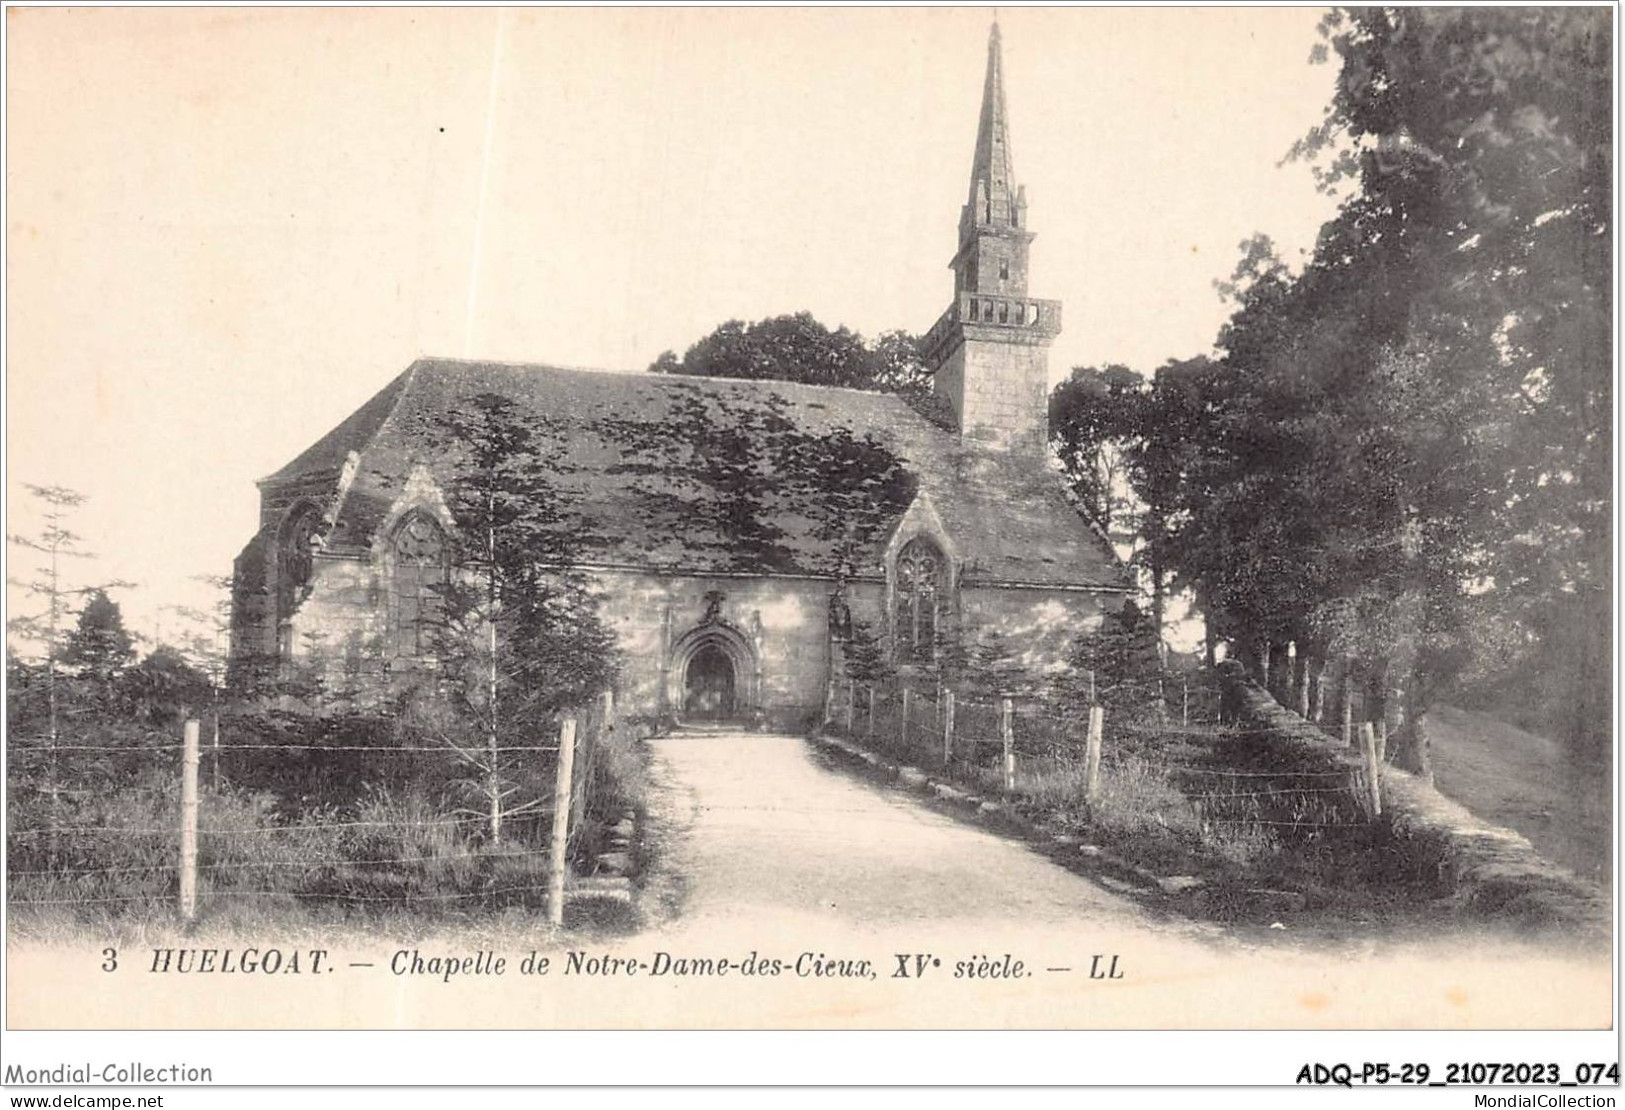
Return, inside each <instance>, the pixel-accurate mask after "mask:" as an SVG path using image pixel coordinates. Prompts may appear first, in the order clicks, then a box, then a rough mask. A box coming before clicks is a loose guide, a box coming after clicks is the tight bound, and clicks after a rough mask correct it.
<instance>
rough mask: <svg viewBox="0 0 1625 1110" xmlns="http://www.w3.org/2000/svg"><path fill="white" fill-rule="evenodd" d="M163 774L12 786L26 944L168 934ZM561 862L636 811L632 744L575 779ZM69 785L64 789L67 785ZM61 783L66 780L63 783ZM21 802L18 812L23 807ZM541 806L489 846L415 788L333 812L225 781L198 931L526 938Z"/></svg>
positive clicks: (212, 800) (538, 864)
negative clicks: (438, 932)
mask: <svg viewBox="0 0 1625 1110" xmlns="http://www.w3.org/2000/svg"><path fill="white" fill-rule="evenodd" d="M173 763H174V760H173V759H168V760H167V761H165V762H163V763H160V764H158V765H149V766H147V767H145V768H144V769H141V770H140V771H138V772H137V773H135V774H128V775H120V776H115V777H102V778H99V779H97V780H96V781H95V782H93V783H92V782H89V781H88V780H87V781H86V782H85V784H84V785H83V787H81V788H75V789H73V790H70V791H65V792H61V793H59V794H57V795H56V796H55V797H54V798H52V797H50V796H47V795H46V794H45V793H42V792H41V790H40V789H39V788H38V778H37V776H29V777H28V778H26V779H23V778H21V777H19V776H16V775H14V776H13V782H12V784H11V786H12V788H13V791H14V793H13V795H12V797H13V799H14V804H13V805H11V806H9V807H8V830H7V840H8V852H9V861H10V866H9V871H8V875H7V884H8V894H9V901H10V905H11V907H12V910H13V915H12V916H13V920H14V921H16V922H18V923H19V925H21V927H22V929H23V931H24V932H31V933H34V934H36V935H37V934H39V933H40V932H41V931H43V932H44V933H46V934H50V933H52V932H60V931H62V930H64V929H68V930H73V929H81V928H84V927H87V926H91V927H96V928H116V929H118V930H120V931H124V932H127V931H129V929H130V928H131V927H132V926H134V927H137V928H138V930H139V928H140V927H141V926H143V925H152V926H156V927H162V926H164V925H167V924H170V923H173V922H176V921H177V907H178V902H179V888H180V861H179V845H180V807H179V800H178V794H179V789H178V775H177V771H176V769H175V768H174V767H173V766H172V765H171V764H173ZM578 766H579V771H580V775H579V777H578V780H577V781H578V783H579V791H578V793H577V800H578V803H579V805H580V807H581V808H580V809H579V810H578V811H577V812H578V814H579V816H578V818H577V820H576V822H575V825H574V827H573V828H572V834H571V839H570V844H569V855H570V857H571V860H572V864H573V866H574V869H575V870H577V871H578V872H579V871H582V870H584V869H586V868H588V867H589V866H590V864H591V861H592V858H593V856H594V854H595V852H596V850H597V846H598V842H599V841H600V840H601V839H602V838H603V835H604V832H605V830H606V829H607V828H608V827H609V826H612V825H613V824H614V823H616V822H617V821H618V820H620V818H621V815H622V814H623V813H624V812H626V811H627V810H629V809H631V810H636V809H638V808H640V807H641V805H642V799H643V797H644V795H645V791H646V789H647V772H646V770H645V768H644V763H643V751H642V747H641V745H640V743H639V742H638V741H637V740H635V739H634V738H633V737H632V736H631V734H630V733H624V734H617V733H609V734H605V735H603V736H601V737H597V738H595V743H593V744H591V745H589V746H586V747H585V750H584V752H583V757H582V759H581V761H580V763H579V765H578ZM64 778H65V779H67V778H68V776H64ZM68 780H69V781H71V779H68ZM19 800H20V801H19ZM550 802H551V800H550V798H549V799H546V800H545V802H544V804H542V805H539V806H536V807H534V808H530V809H528V810H527V811H526V812H525V813H524V814H523V816H516V817H513V818H510V819H508V820H507V821H505V822H504V825H503V829H502V835H501V837H500V839H495V838H493V837H492V836H491V834H490V831H489V829H488V827H487V822H486V820H485V819H484V818H482V817H479V816H475V815H470V814H469V812H468V811H467V810H466V809H463V808H461V807H460V806H459V804H458V802H457V800H456V795H455V793H454V792H452V791H450V790H446V789H441V790H434V789H430V788H427V787H426V786H425V784H424V781H423V779H422V777H421V775H419V774H416V773H415V774H414V775H413V776H412V777H411V778H409V779H405V780H401V779H397V780H396V781H393V782H390V781H388V780H387V779H386V780H385V781H384V782H380V783H374V784H371V785H368V784H356V785H354V786H352V787H351V788H350V790H349V791H347V793H346V799H345V800H344V801H342V802H331V803H327V802H322V801H320V800H314V799H312V798H311V797H309V796H306V795H303V794H300V795H298V796H290V795H289V794H288V793H287V792H286V791H282V790H273V789H256V788H254V787H253V786H252V785H250V784H242V783H238V784H233V783H231V782H230V781H227V782H225V783H223V784H221V785H219V786H214V785H210V784H205V785H204V786H203V787H202V788H201V790H200V795H199V822H198V824H199V831H198V841H197V875H198V902H199V916H200V918H201V919H204V920H211V921H214V922H217V923H231V924H235V925H237V926H241V927H243V928H256V929H265V928H267V927H274V928H272V931H277V930H278V929H280V928H283V927H288V926H294V925H297V924H298V923H311V924H314V923H318V922H320V923H325V924H328V925H333V924H342V923H350V924H358V925H359V924H366V923H373V924H377V923H380V922H393V923H394V924H395V925H396V926H399V927H401V928H404V929H406V930H407V931H410V930H411V929H412V928H413V927H414V923H415V922H435V923H440V924H456V923H461V924H464V925H476V924H478V923H479V922H481V921H489V920H503V919H506V918H507V917H509V916H510V915H513V914H519V915H521V917H522V918H523V919H524V920H528V921H530V922H532V923H534V921H535V920H536V917H537V915H538V914H539V913H540V911H541V909H542V908H543V907H544V905H545V902H546V896H547V887H548V870H549V841H550V839H551V824H552V812H551V808H552V807H551V804H550Z"/></svg>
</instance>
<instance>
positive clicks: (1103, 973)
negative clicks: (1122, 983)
mask: <svg viewBox="0 0 1625 1110" xmlns="http://www.w3.org/2000/svg"><path fill="white" fill-rule="evenodd" d="M1102 960H1110V961H1111V963H1109V964H1107V965H1106V966H1105V967H1104V968H1102V967H1101V966H1100V962H1101V961H1102ZM1122 977H1123V973H1122V972H1121V971H1118V970H1117V954H1116V953H1113V954H1112V955H1110V956H1100V955H1097V956H1094V957H1092V958H1091V959H1090V961H1089V978H1091V979H1121V978H1122Z"/></svg>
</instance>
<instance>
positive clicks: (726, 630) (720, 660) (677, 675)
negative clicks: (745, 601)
mask: <svg viewBox="0 0 1625 1110" xmlns="http://www.w3.org/2000/svg"><path fill="white" fill-rule="evenodd" d="M666 673H667V688H666V704H667V705H668V706H670V707H671V709H672V711H673V713H674V714H675V715H676V717H677V719H678V720H681V721H688V722H697V723H699V722H721V721H743V720H748V719H749V718H750V717H751V715H752V712H753V711H754V709H755V708H756V704H757V689H758V687H759V684H760V677H761V676H760V671H759V667H758V664H757V660H756V653H755V651H754V650H752V648H751V645H750V642H749V641H747V640H746V639H745V638H744V637H743V636H742V635H740V634H739V633H738V632H737V631H735V630H734V629H732V628H730V627H728V626H726V625H721V624H708V625H701V626H700V627H698V628H694V629H691V630H690V631H688V632H687V633H685V634H684V635H683V636H681V637H680V638H679V639H678V640H677V642H676V643H675V644H673V645H672V651H671V664H670V666H669V667H668V668H667V672H666Z"/></svg>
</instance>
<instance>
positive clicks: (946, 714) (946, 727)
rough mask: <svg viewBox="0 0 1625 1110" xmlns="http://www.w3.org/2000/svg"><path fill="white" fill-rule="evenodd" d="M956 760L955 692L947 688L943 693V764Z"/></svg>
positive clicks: (946, 764)
mask: <svg viewBox="0 0 1625 1110" xmlns="http://www.w3.org/2000/svg"><path fill="white" fill-rule="evenodd" d="M953 761H954V692H953V691H952V690H945V691H944V692H943V695H942V765H943V766H944V767H946V766H948V765H949V764H951V763H952V762H953Z"/></svg>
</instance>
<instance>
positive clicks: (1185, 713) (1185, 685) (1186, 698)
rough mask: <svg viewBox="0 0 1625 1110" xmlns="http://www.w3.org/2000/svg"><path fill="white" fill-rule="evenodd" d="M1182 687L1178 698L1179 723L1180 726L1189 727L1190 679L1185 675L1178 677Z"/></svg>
mask: <svg viewBox="0 0 1625 1110" xmlns="http://www.w3.org/2000/svg"><path fill="white" fill-rule="evenodd" d="M1180 683H1181V684H1182V689H1181V691H1180V698H1179V724H1180V726H1181V727H1182V728H1190V727H1191V680H1190V676H1189V675H1187V676H1185V677H1184V678H1182V679H1180Z"/></svg>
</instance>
